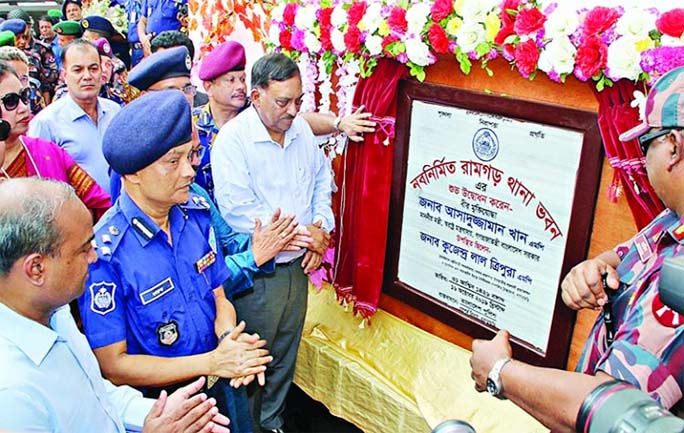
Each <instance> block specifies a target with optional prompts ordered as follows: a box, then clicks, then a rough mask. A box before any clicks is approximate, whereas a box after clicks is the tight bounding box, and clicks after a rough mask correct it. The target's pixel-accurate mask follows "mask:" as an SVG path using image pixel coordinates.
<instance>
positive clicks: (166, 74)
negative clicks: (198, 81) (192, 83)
mask: <svg viewBox="0 0 684 433" xmlns="http://www.w3.org/2000/svg"><path fill="white" fill-rule="evenodd" d="M191 66H192V61H191V59H190V54H188V49H187V48H186V47H184V46H182V47H173V48H168V49H165V50H160V51H157V52H156V53H154V54H151V55H149V56H148V57H145V58H144V59H143V60H142V61H141V62H140V63H138V64H137V65H136V66H135V67H134V68H133V69H131V70H130V71H129V72H128V84H130V85H131V86H134V87H137V88H138V89H139V90H147V89H149V88H150V86H152V85H153V84H154V83H157V82H159V81H161V80H165V79H167V78H174V77H189V76H190V67H191Z"/></svg>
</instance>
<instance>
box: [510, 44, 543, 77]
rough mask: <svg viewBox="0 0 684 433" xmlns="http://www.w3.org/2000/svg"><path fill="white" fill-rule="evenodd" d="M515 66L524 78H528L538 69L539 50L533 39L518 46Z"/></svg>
mask: <svg viewBox="0 0 684 433" xmlns="http://www.w3.org/2000/svg"><path fill="white" fill-rule="evenodd" d="M514 57H515V66H516V67H517V68H518V70H519V71H520V74H522V76H523V77H525V78H527V77H529V76H530V74H531V73H533V72H534V71H535V70H536V69H537V61H538V60H539V49H538V48H537V44H535V43H534V41H533V40H532V39H528V40H526V41H525V42H523V43H521V44H518V46H517V47H515V54H514Z"/></svg>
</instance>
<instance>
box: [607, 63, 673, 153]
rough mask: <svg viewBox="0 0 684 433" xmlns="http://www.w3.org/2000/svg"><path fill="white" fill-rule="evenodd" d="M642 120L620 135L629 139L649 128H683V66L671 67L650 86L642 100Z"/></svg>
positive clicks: (621, 137) (623, 138)
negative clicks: (643, 105) (643, 108)
mask: <svg viewBox="0 0 684 433" xmlns="http://www.w3.org/2000/svg"><path fill="white" fill-rule="evenodd" d="M644 104H645V110H644V119H643V120H642V122H641V123H640V124H639V125H637V126H635V127H634V128H632V129H630V130H629V131H626V132H623V133H622V134H621V135H620V141H630V140H633V139H635V138H638V137H639V136H641V135H643V134H645V133H647V132H648V131H649V130H650V129H651V128H684V66H680V67H678V68H675V69H672V70H671V71H669V72H667V73H666V74H665V75H663V76H662V77H660V79H658V81H656V83H655V84H654V85H653V87H651V90H650V91H649V92H648V96H647V97H646V100H645V101H644Z"/></svg>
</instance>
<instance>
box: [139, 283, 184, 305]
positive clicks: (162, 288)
mask: <svg viewBox="0 0 684 433" xmlns="http://www.w3.org/2000/svg"><path fill="white" fill-rule="evenodd" d="M175 288H176V286H175V285H174V284H173V281H172V280H171V277H168V278H166V279H164V280H162V281H161V282H160V283H158V284H155V285H154V286H153V287H150V288H149V289H147V290H145V291H144V292H140V301H141V302H142V303H143V305H147V304H149V303H150V302H152V301H156V300H157V299H159V298H161V297H162V296H164V295H165V294H167V293H169V292H170V291H171V290H173V289H175Z"/></svg>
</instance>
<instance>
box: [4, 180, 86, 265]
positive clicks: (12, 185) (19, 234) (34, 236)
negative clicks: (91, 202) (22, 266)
mask: <svg viewBox="0 0 684 433" xmlns="http://www.w3.org/2000/svg"><path fill="white" fill-rule="evenodd" d="M71 200H76V201H79V199H78V197H77V196H76V194H75V193H74V190H73V188H71V186H69V185H67V184H66V183H63V182H56V181H52V180H43V179H37V178H19V179H10V180H7V181H4V182H2V183H0V203H1V204H2V205H0V277H3V276H5V275H7V274H8V273H9V272H10V270H11V269H12V266H13V265H14V263H16V262H17V260H19V259H20V258H22V257H24V256H27V255H29V254H32V253H37V254H41V255H45V256H50V255H53V254H54V253H55V252H56V251H57V250H58V249H59V247H60V245H61V243H62V240H63V239H62V236H61V234H60V229H59V227H58V225H57V217H58V215H59V213H60V211H61V209H62V207H63V206H64V204H65V203H67V202H69V201H71Z"/></svg>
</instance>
